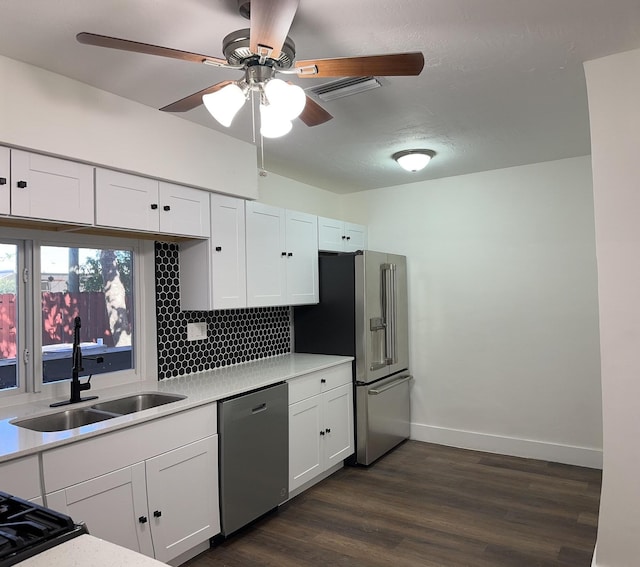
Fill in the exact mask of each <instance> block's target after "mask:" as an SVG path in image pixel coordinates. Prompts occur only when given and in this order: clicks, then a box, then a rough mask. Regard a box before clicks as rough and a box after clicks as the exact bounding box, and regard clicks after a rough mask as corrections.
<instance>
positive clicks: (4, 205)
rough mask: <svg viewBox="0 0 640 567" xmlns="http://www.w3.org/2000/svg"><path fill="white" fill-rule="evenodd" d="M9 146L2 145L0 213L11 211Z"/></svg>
mask: <svg viewBox="0 0 640 567" xmlns="http://www.w3.org/2000/svg"><path fill="white" fill-rule="evenodd" d="M10 155H11V152H10V150H9V148H3V147H2V146H0V215H8V214H10V213H11V178H10V176H9V173H10V172H11V162H10V157H9V156H10Z"/></svg>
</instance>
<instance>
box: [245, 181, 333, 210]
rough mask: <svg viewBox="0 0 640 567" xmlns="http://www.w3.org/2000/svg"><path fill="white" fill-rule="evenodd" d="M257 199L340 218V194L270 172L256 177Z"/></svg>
mask: <svg viewBox="0 0 640 567" xmlns="http://www.w3.org/2000/svg"><path fill="white" fill-rule="evenodd" d="M258 200H259V201H260V202H262V203H265V204H267V205H273V206H274V207H282V208H284V209H292V210H294V211H302V212H305V213H311V214H314V215H320V216H323V217H331V218H340V217H339V216H338V212H339V208H340V195H338V194H336V193H331V192H329V191H325V190H324V189H319V188H318V187H314V186H313V185H307V184H305V183H300V182H299V181H294V180H293V179H289V178H288V177H282V176H281V175H277V174H275V173H271V172H267V175H266V176H264V177H259V178H258Z"/></svg>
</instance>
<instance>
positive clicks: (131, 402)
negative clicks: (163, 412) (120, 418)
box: [91, 392, 186, 415]
mask: <svg viewBox="0 0 640 567" xmlns="http://www.w3.org/2000/svg"><path fill="white" fill-rule="evenodd" d="M185 398H186V396H180V395H178V394H163V393H160V392H150V393H144V394H136V395H134V396H127V397H126V398H119V399H117V400H109V401H107V402H100V403H98V404H93V405H92V406H91V407H92V408H93V409H96V410H101V411H108V412H111V413H117V414H120V415H127V414H129V413H135V412H137V411H142V410H146V409H150V408H156V407H158V406H163V405H164V404H170V403H171V402H177V401H179V400H184V399H185Z"/></svg>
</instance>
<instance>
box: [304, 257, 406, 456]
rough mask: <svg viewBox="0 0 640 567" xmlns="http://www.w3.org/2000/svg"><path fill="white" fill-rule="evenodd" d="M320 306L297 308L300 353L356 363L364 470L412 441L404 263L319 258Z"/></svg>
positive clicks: (397, 260)
mask: <svg viewBox="0 0 640 567" xmlns="http://www.w3.org/2000/svg"><path fill="white" fill-rule="evenodd" d="M319 278H320V302H319V303H318V304H317V305H306V306H299V307H295V308H294V341H295V349H294V350H295V352H311V353H317V354H341V355H345V356H354V357H355V360H354V362H353V383H354V400H355V411H354V416H355V435H356V452H355V462H356V463H357V464H362V465H369V464H371V463H372V462H373V461H375V460H376V459H377V458H379V457H380V456H382V455H383V454H385V453H386V452H387V451H389V450H390V449H392V448H393V447H395V446H396V445H397V444H398V443H400V442H401V441H403V440H404V439H406V438H407V437H409V432H410V405H409V382H410V380H411V375H410V374H409V345H408V343H409V326H408V307H407V263H406V258H405V257H404V256H399V255H395V254H386V253H383V252H374V251H371V250H365V251H364V252H356V253H354V254H326V255H320V257H319Z"/></svg>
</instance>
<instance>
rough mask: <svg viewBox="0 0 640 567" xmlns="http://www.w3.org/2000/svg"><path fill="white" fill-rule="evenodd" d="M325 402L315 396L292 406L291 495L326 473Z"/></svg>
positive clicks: (290, 448)
mask: <svg viewBox="0 0 640 567" xmlns="http://www.w3.org/2000/svg"><path fill="white" fill-rule="evenodd" d="M321 400H322V396H313V397H311V398H307V399H306V400H303V401H301V402H297V403H295V404H291V405H290V406H289V492H291V491H293V490H295V489H296V488H298V487H300V486H302V485H303V484H304V483H305V482H307V481H309V480H311V479H312V478H314V477H315V476H316V475H318V474H320V473H321V472H322V471H323V470H324V467H323V465H322V449H323V447H322V443H321V440H322V437H323V435H321V434H320V433H321V432H322V433H324V430H323V428H322V420H321V415H320V411H321Z"/></svg>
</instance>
